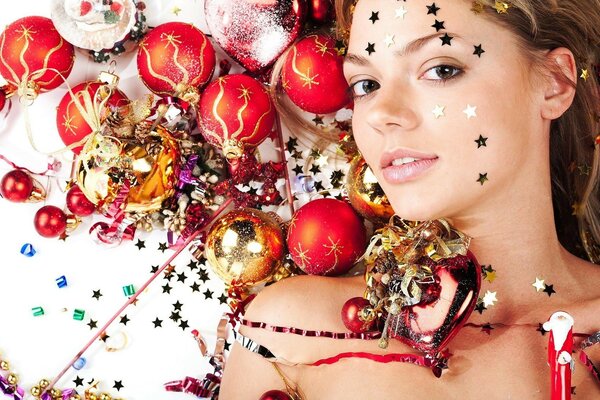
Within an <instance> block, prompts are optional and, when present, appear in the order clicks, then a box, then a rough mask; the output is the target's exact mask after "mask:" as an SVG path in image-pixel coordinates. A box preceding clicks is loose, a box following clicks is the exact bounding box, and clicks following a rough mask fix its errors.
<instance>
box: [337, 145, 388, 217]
mask: <svg viewBox="0 0 600 400" xmlns="http://www.w3.org/2000/svg"><path fill="white" fill-rule="evenodd" d="M346 189H347V191H348V200H349V201H350V204H351V205H352V207H353V208H354V209H355V210H356V211H357V212H358V213H359V214H360V215H362V216H363V217H365V218H366V219H368V220H369V221H371V222H387V221H388V220H389V219H390V218H391V217H392V215H394V210H393V209H392V206H391V205H390V202H389V201H388V198H387V196H386V195H385V193H384V192H383V189H382V188H381V186H380V185H379V182H377V178H376V177H375V174H373V171H372V170H371V168H370V167H369V165H368V164H367V163H366V161H365V159H364V158H362V157H361V156H360V155H359V156H356V157H354V159H353V160H352V163H351V164H350V169H349V170H348V177H347V180H346Z"/></svg>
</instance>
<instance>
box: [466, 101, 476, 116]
mask: <svg viewBox="0 0 600 400" xmlns="http://www.w3.org/2000/svg"><path fill="white" fill-rule="evenodd" d="M476 110H477V107H476V106H472V105H470V104H467V108H465V109H464V110H463V112H464V113H465V114H466V115H467V119H471V118H475V117H476V116H477V113H476V112H475V111H476Z"/></svg>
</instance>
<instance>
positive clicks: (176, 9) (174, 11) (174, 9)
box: [171, 6, 181, 16]
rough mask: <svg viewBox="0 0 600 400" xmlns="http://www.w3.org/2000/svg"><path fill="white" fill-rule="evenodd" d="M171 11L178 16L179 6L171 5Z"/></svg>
mask: <svg viewBox="0 0 600 400" xmlns="http://www.w3.org/2000/svg"><path fill="white" fill-rule="evenodd" d="M171 12H172V13H173V14H175V15H177V16H179V13H180V12H181V8H179V7H177V6H175V7H173V9H171Z"/></svg>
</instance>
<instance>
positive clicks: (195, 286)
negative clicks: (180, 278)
mask: <svg viewBox="0 0 600 400" xmlns="http://www.w3.org/2000/svg"><path fill="white" fill-rule="evenodd" d="M190 287H191V288H192V292H199V291H200V285H199V284H198V282H194V283H192V284H191V285H190Z"/></svg>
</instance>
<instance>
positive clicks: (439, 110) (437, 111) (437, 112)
mask: <svg viewBox="0 0 600 400" xmlns="http://www.w3.org/2000/svg"><path fill="white" fill-rule="evenodd" d="M445 108H446V107H445V106H440V105H439V104H436V106H435V108H434V109H433V111H432V113H433V115H434V116H435V119H438V118H439V117H443V116H444V109H445Z"/></svg>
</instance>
